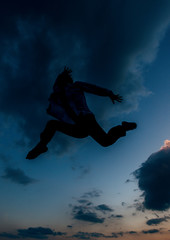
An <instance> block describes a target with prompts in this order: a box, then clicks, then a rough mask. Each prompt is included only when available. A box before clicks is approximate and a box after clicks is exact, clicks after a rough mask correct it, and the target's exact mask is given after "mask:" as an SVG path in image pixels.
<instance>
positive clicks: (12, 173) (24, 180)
mask: <svg viewBox="0 0 170 240" xmlns="http://www.w3.org/2000/svg"><path fill="white" fill-rule="evenodd" d="M1 177H2V178H4V179H9V180H11V181H12V182H14V183H18V184H21V185H29V184H32V183H36V182H37V180H35V179H33V178H30V177H28V176H26V175H25V173H24V171H23V170H21V169H19V168H17V169H15V168H11V167H8V168H6V169H5V175H3V176H1Z"/></svg>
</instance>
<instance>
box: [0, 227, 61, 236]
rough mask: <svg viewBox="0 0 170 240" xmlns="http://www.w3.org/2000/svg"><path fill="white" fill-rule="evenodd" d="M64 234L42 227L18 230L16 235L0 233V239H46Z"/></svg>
mask: <svg viewBox="0 0 170 240" xmlns="http://www.w3.org/2000/svg"><path fill="white" fill-rule="evenodd" d="M64 235H66V233H64V232H54V231H53V230H51V229H50V228H44V227H34V228H33V227H30V228H27V229H18V230H17V234H15V235H14V234H10V233H6V232H3V233H0V237H4V238H9V239H25V238H34V239H48V236H64Z"/></svg>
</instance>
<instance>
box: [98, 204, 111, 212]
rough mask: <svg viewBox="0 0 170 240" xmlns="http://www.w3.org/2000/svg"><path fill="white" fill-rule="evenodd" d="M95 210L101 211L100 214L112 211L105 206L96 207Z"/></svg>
mask: <svg viewBox="0 0 170 240" xmlns="http://www.w3.org/2000/svg"><path fill="white" fill-rule="evenodd" d="M96 210H99V211H102V212H105V211H106V212H112V211H113V209H111V208H110V207H109V206H107V205H106V204H100V205H98V206H97V207H96Z"/></svg>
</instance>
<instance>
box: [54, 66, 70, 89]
mask: <svg viewBox="0 0 170 240" xmlns="http://www.w3.org/2000/svg"><path fill="white" fill-rule="evenodd" d="M71 73H72V70H71V69H70V68H68V67H64V71H63V72H62V73H60V74H59V75H58V77H57V79H56V82H55V84H57V85H58V86H59V87H65V86H66V85H67V84H72V83H73V79H72V76H71Z"/></svg>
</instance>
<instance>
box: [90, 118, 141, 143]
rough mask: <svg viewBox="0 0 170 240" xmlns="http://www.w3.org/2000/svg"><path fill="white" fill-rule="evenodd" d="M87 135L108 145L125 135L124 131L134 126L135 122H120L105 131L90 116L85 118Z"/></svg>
mask: <svg viewBox="0 0 170 240" xmlns="http://www.w3.org/2000/svg"><path fill="white" fill-rule="evenodd" d="M87 123H88V126H89V128H88V129H89V135H90V136H91V137H92V138H93V139H94V140H95V141H96V142H98V143H99V144H100V145H102V146H103V147H108V146H110V145H112V144H113V143H115V142H116V141H117V140H118V139H119V138H120V137H123V136H126V131H129V130H133V129H135V128H136V126H137V125H136V123H128V122H122V125H118V126H116V127H113V128H111V129H110V130H109V132H108V133H106V132H105V131H104V130H103V129H102V128H101V127H100V125H99V124H98V123H97V121H96V120H95V117H93V118H92V117H91V118H89V119H88V120H87Z"/></svg>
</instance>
